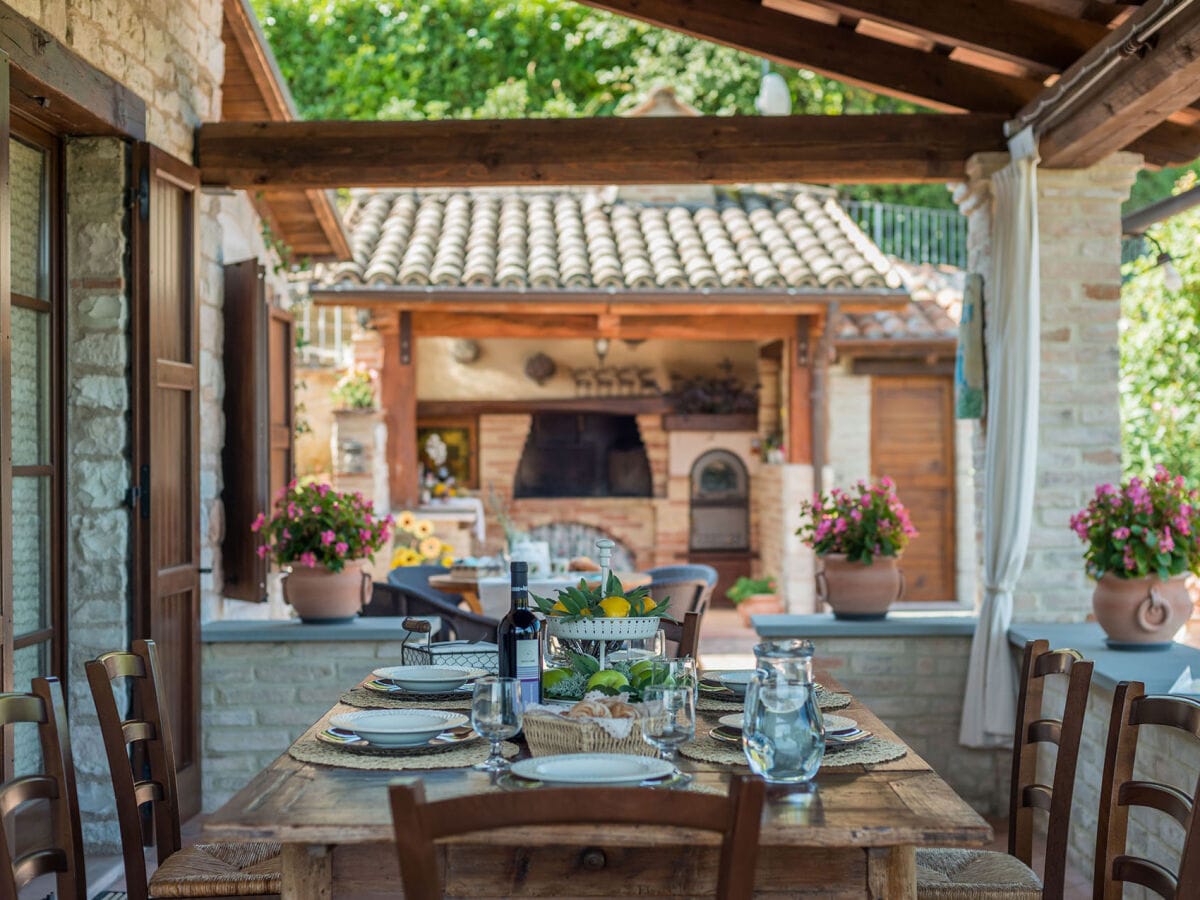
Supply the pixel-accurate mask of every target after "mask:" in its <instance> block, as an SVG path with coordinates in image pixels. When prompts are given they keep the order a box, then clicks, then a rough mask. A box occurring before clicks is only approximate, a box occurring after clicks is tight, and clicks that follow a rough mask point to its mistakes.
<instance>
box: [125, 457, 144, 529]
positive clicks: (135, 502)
mask: <svg viewBox="0 0 1200 900" xmlns="http://www.w3.org/2000/svg"><path fill="white" fill-rule="evenodd" d="M125 497H126V502H127V503H128V504H129V508H130V509H136V510H137V511H138V515H140V516H141V517H142V518H143V519H149V518H150V466H149V464H145V465H143V466H142V467H141V468H140V469H139V470H138V483H137V484H135V485H133V487H131V488H130V489H129V490H128V491H127V492H126V494H125Z"/></svg>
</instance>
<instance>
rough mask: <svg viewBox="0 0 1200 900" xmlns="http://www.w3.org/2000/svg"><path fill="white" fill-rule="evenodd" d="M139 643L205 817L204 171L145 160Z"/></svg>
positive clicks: (182, 785)
mask: <svg viewBox="0 0 1200 900" xmlns="http://www.w3.org/2000/svg"><path fill="white" fill-rule="evenodd" d="M134 173H135V177H136V178H137V215H136V216H135V217H134V222H135V234H134V246H133V253H134V255H133V281H134V303H133V347H134V365H133V375H134V379H133V404H134V406H133V412H134V414H133V427H134V466H135V472H134V476H135V484H136V491H137V503H136V505H137V513H136V514H135V516H134V521H135V523H136V526H135V545H134V554H135V556H134V580H135V601H134V617H133V618H134V636H135V637H142V638H150V639H152V640H153V641H155V643H157V644H158V648H159V660H160V663H161V665H162V670H161V675H162V680H161V681H160V683H159V687H160V690H161V691H162V694H163V698H162V699H163V705H164V707H165V708H166V709H167V710H169V711H170V715H171V731H172V736H173V739H174V745H175V747H174V750H175V763H176V768H177V770H178V787H179V805H180V815H181V816H182V817H183V818H185V819H186V818H188V817H190V816H191V815H194V814H195V813H197V812H199V810H200V790H201V786H200V640H199V638H200V461H199V406H198V400H199V345H198V333H197V331H198V321H199V320H198V315H197V306H198V303H197V298H196V233H197V209H196V207H197V198H198V196H199V186H200V178H199V172H198V171H197V170H196V169H195V168H193V167H192V166H189V165H187V164H186V163H183V162H180V161H179V160H177V159H175V158H174V157H172V156H169V155H168V154H166V153H164V152H163V151H161V150H159V149H157V148H155V147H152V146H150V145H148V144H139V145H138V147H137V150H136V154H135V166H134Z"/></svg>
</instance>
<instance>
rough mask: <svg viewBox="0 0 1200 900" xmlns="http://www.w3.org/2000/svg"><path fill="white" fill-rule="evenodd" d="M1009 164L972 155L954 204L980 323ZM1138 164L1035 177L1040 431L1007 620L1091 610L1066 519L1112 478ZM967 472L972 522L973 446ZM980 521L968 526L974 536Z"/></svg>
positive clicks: (1123, 159) (1134, 160) (1129, 157)
mask: <svg viewBox="0 0 1200 900" xmlns="http://www.w3.org/2000/svg"><path fill="white" fill-rule="evenodd" d="M1007 163H1008V155H1007V154H1004V153H981V154H977V155H976V156H973V157H971V159H970V160H968V161H967V178H968V180H967V182H966V183H964V184H963V185H960V186H959V187H958V189H957V190H956V191H955V195H954V196H955V200H956V202H957V203H958V205H959V208H960V209H961V210H962V211H963V213H964V214H965V215H966V216H967V254H968V268H969V269H970V270H971V271H973V272H979V273H981V274H982V275H983V277H984V298H985V301H984V302H985V307H984V309H985V312H984V315H985V317H986V315H987V311H986V310H987V306H986V304H987V295H988V285H989V283H990V279H991V274H992V273H991V264H992V257H991V247H992V204H991V193H990V179H991V176H992V175H993V174H994V173H995V172H996V171H997V170H999V169H1000V168H1001V167H1003V166H1004V165H1006V164H1007ZM1141 164H1142V159H1141V157H1140V156H1139V155H1137V154H1134V153H1115V154H1113V155H1112V156H1110V157H1108V159H1106V160H1104V161H1103V162H1101V163H1098V164H1097V165H1095V166H1092V167H1091V168H1089V169H1039V170H1038V217H1039V234H1038V237H1039V240H1040V258H1039V261H1040V266H1041V295H1042V296H1041V303H1042V336H1041V337H1042V347H1041V364H1042V385H1041V409H1040V417H1039V429H1040V433H1039V439H1038V473H1037V488H1036V493H1035V495H1034V505H1035V510H1034V519H1033V531H1032V534H1031V536H1030V542H1029V551H1028V554H1027V556H1026V559H1025V569H1024V572H1023V573H1022V575H1021V579H1020V581H1019V582H1018V584H1017V590H1016V594H1015V597H1014V607H1013V617H1014V619H1017V620H1025V621H1030V620H1046V621H1053V620H1059V621H1068V620H1082V619H1083V617H1084V616H1085V615H1086V613H1087V611H1088V610H1089V609H1090V608H1091V582H1090V581H1088V579H1087V577H1086V576H1085V574H1084V569H1083V548H1082V545H1081V544H1080V543H1079V541H1078V539H1077V538H1076V536H1075V535H1074V534H1073V533H1072V532H1071V530H1070V528H1069V527H1068V519H1069V518H1070V516H1071V514H1072V513H1074V512H1076V511H1077V510H1080V509H1082V508H1083V507H1084V505H1085V504H1086V503H1087V501H1088V499H1089V497H1090V496H1091V495H1092V492H1093V491H1094V489H1095V486H1096V485H1097V484H1099V483H1101V482H1105V481H1116V480H1118V479H1119V478H1120V475H1121V422H1120V406H1119V403H1118V387H1119V382H1120V353H1119V348H1118V343H1117V340H1118V333H1117V323H1118V320H1119V318H1120V297H1121V270H1120V265H1121V203H1122V202H1123V201H1124V200H1125V198H1126V197H1127V196H1128V194H1129V187H1130V185H1131V184H1132V183H1133V179H1134V177H1135V175H1136V173H1137V171H1138V169H1140V168H1141ZM985 427H986V423H985ZM975 463H976V465H975V469H976V476H975V486H976V499H977V501H979V502H977V503H976V508H977V510H979V514H980V515H981V514H982V511H983V504H982V488H983V441H982V439H980V440H979V441H977V442H976V448H975ZM981 522H982V519H980V518H978V516H977V534H978V535H979V536H980V538H981V537H982V526H981V524H978V523H981ZM980 564H981V565H982V553H981V554H980Z"/></svg>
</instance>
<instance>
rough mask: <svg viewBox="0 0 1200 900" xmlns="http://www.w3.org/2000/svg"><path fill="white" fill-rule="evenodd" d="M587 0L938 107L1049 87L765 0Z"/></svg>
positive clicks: (992, 103) (995, 108) (1015, 105)
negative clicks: (813, 17)
mask: <svg viewBox="0 0 1200 900" xmlns="http://www.w3.org/2000/svg"><path fill="white" fill-rule="evenodd" d="M582 2H584V3H585V4H586V5H588V6H594V7H596V8H598V9H603V10H607V11H608V12H612V13H616V14H618V15H622V16H627V17H630V18H634V19H639V20H641V21H643V22H647V23H649V24H651V25H654V26H656V27H659V28H669V29H671V30H673V31H679V32H682V33H683V34H688V35H691V36H693V37H698V38H702V39H704V40H707V41H714V42H716V43H718V44H724V45H726V46H729V47H734V48H736V49H738V50H744V51H746V52H747V53H753V54H755V55H758V56H766V57H769V58H771V59H773V60H775V61H777V62H780V63H784V64H786V65H789V66H799V67H801V68H805V69H811V70H813V71H816V72H820V73H822V74H824V75H829V76H831V77H833V78H837V79H840V80H842V81H847V82H850V83H852V84H857V85H861V86H862V87H866V88H869V89H871V90H873V91H878V92H880V93H883V94H888V95H890V96H893V97H899V98H902V99H905V100H911V101H913V102H915V103H920V104H923V105H925V106H930V107H933V108H935V109H945V110H964V111H967V110H969V111H973V112H1004V111H1006V110H1008V111H1013V110H1016V109H1019V108H1020V107H1021V106H1022V105H1023V104H1024V103H1025V102H1027V101H1028V100H1029V99H1030V98H1031V97H1034V96H1036V95H1037V93H1038V92H1039V91H1040V90H1041V87H1042V85H1041V82H1040V81H1038V80H1037V79H1024V78H1015V77H1013V76H1011V75H1004V74H1001V73H998V72H990V71H987V70H985V69H980V68H977V67H974V66H970V65H967V64H966V63H962V62H958V61H956V60H953V59H950V58H948V57H945V56H939V55H937V54H932V53H925V52H923V51H921V50H916V49H913V48H910V47H902V46H900V45H898V44H894V43H891V42H889V41H886V40H881V39H879V38H873V37H868V36H866V35H861V34H858V33H856V32H854V31H851V30H849V29H845V28H839V27H837V26H833V25H827V24H824V23H821V22H818V21H814V20H811V19H805V18H801V17H800V16H796V15H792V14H790V13H787V12H782V11H780V10H777V9H772V8H770V7H767V6H763V5H762V4H761V3H760V2H759V0H690V2H688V3H686V4H682V3H679V2H678V0H582Z"/></svg>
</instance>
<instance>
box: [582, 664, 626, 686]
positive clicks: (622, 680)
mask: <svg viewBox="0 0 1200 900" xmlns="http://www.w3.org/2000/svg"><path fill="white" fill-rule="evenodd" d="M628 686H629V679H628V678H626V677H625V676H624V675H622V674H621V673H620V672H618V671H617V670H616V669H604V670H603V671H600V672H597V673H596V674H595V675H593V676H592V677H591V678H589V679H588V680H587V689H588V690H589V691H590V690H592V689H593V688H612V689H613V690H619V689H621V688H623V687H628Z"/></svg>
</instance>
